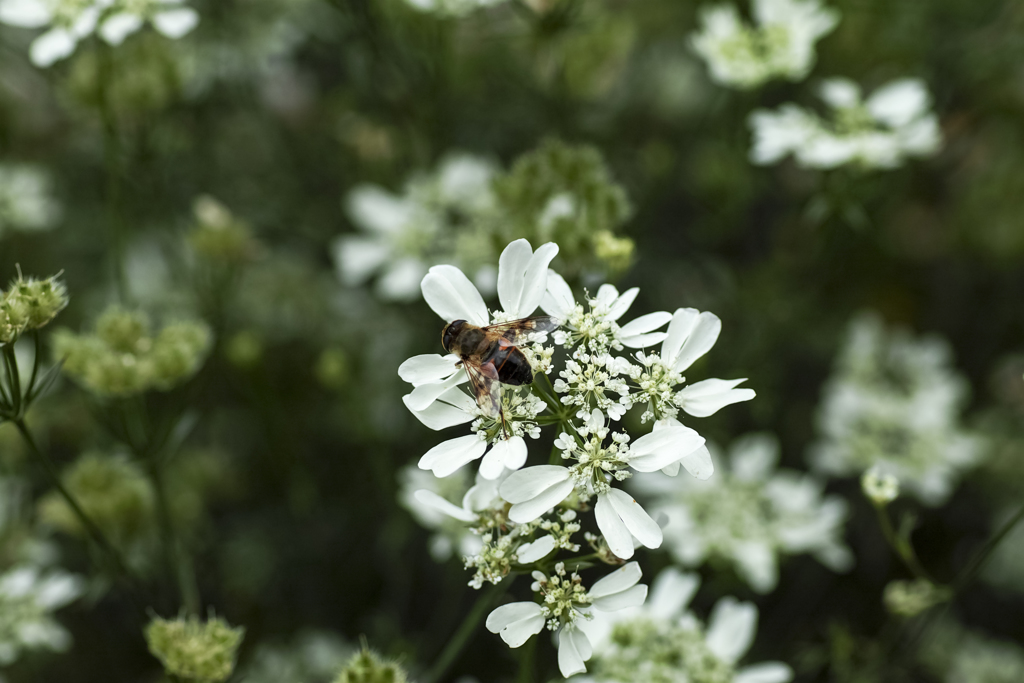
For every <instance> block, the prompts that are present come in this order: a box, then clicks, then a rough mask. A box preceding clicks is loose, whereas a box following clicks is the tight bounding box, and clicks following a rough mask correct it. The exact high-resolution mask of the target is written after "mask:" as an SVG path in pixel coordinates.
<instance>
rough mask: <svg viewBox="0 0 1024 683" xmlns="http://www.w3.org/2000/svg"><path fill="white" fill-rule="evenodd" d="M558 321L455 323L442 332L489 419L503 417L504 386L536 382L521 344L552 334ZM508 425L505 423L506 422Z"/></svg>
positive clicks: (541, 318) (548, 318) (542, 318)
mask: <svg viewBox="0 0 1024 683" xmlns="http://www.w3.org/2000/svg"><path fill="white" fill-rule="evenodd" d="M556 327H558V320H557V319H556V318H553V317H551V316H547V315H543V316H537V317H535V318H520V319H519V320H510V321H509V322H507V323H498V324H497V325H488V326H487V327H477V326H476V325H473V324H471V323H468V322H466V321H465V320H453V321H452V322H450V323H448V324H447V325H445V326H444V329H443V330H441V346H443V347H444V350H445V351H447V352H448V353H454V354H455V355H456V356H458V357H459V363H458V365H460V366H462V367H464V368H465V369H466V374H467V375H469V383H470V385H471V387H472V389H473V395H474V396H475V397H476V401H477V404H478V405H479V406H480V408H481V409H482V410H483V411H484V412H485V413H487V414H488V415H493V416H498V415H502V411H501V385H502V384H508V385H511V386H521V385H523V384H530V383H531V382H533V369H532V368H531V367H530V361H529V360H527V358H526V356H525V355H523V352H522V351H520V350H519V349H518V348H516V344H517V343H521V342H523V341H526V340H527V338H528V337H529V335H531V334H534V333H538V334H539V333H542V332H550V331H551V330H553V329H555V328H556ZM502 422H504V420H502Z"/></svg>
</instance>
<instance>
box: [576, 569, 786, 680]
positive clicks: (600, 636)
mask: <svg viewBox="0 0 1024 683" xmlns="http://www.w3.org/2000/svg"><path fill="white" fill-rule="evenodd" d="M699 583H700V578H699V577H698V576H697V575H696V574H683V573H681V572H679V571H678V570H676V569H674V568H669V569H666V570H664V571H663V572H661V574H659V575H658V578H657V579H655V581H654V585H653V586H652V588H651V593H650V596H649V597H648V599H647V601H646V602H645V603H644V604H643V606H632V607H629V608H626V609H622V610H619V611H617V612H612V613H610V614H608V615H607V617H606V618H605V619H603V620H600V621H598V620H594V621H591V622H586V623H584V624H582V625H581V628H582V629H583V630H585V632H586V633H587V635H588V638H589V640H590V642H591V643H592V644H593V647H594V652H595V653H596V654H595V656H594V660H593V662H592V668H593V674H592V675H590V676H585V677H580V678H576V679H573V680H574V681H578V682H579V683H635V682H636V681H644V682H645V683H648V682H649V683H677V682H678V681H686V683H787V681H790V680H792V678H793V671H792V670H791V669H790V668H789V667H788V666H786V665H785V664H783V663H782V662H764V663H761V664H753V665H748V666H740V664H739V662H740V660H741V659H742V658H743V656H744V654H746V652H747V650H748V649H750V646H751V644H753V642H754V635H755V633H756V631H757V608H756V607H755V606H754V605H753V604H752V603H749V602H739V601H737V600H735V599H734V598H731V597H725V598H722V599H721V600H719V601H718V603H717V604H716V605H715V606H714V608H713V609H712V610H711V616H710V618H709V619H708V623H707V625H706V626H705V625H704V624H703V623H702V622H701V621H700V620H699V619H698V618H697V617H696V616H695V615H693V614H692V613H690V612H689V611H688V610H687V609H686V607H687V605H688V604H689V602H690V599H691V598H692V597H693V595H694V593H696V592H697V587H698V585H699Z"/></svg>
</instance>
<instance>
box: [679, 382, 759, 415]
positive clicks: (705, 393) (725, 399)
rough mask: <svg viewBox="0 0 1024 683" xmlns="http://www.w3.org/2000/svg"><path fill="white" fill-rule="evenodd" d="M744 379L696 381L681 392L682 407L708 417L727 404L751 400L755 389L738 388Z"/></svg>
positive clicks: (691, 412) (692, 412)
mask: <svg viewBox="0 0 1024 683" xmlns="http://www.w3.org/2000/svg"><path fill="white" fill-rule="evenodd" d="M745 381H747V378H746V377H744V378H742V379H706V380H704V381H702V382H695V383H693V384H688V385H686V386H685V387H683V390H682V391H680V392H679V399H680V401H681V407H682V409H683V410H685V411H686V412H687V413H689V414H690V415H693V416H694V417H707V416H709V415H714V414H715V413H717V412H718V411H719V410H721V409H722V408H724V407H725V406H728V405H732V404H733V403H739V402H741V401H749V400H750V399H752V398H754V396H755V394H754V390H753V389H747V388H745V387H744V388H742V389H736V388H735V387H736V385H737V384H739V383H740V382H745Z"/></svg>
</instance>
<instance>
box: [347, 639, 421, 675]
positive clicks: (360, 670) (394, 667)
mask: <svg viewBox="0 0 1024 683" xmlns="http://www.w3.org/2000/svg"><path fill="white" fill-rule="evenodd" d="M408 680H409V679H408V677H407V676H406V673H405V670H403V669H402V667H400V666H399V665H398V664H396V663H395V662H387V661H384V660H383V659H382V658H381V657H380V655H378V654H377V653H375V652H373V651H372V650H370V649H369V648H367V647H366V646H365V645H364V646H363V649H362V651H361V652H360V653H359V654H357V655H355V656H354V657H352V659H350V660H349V661H348V664H346V665H345V668H344V669H342V670H341V673H339V674H338V677H337V678H336V679H334V683H406V681H408Z"/></svg>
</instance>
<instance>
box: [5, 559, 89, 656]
mask: <svg viewBox="0 0 1024 683" xmlns="http://www.w3.org/2000/svg"><path fill="white" fill-rule="evenodd" d="M83 589H84V585H83V581H82V579H81V578H79V577H77V576H73V575H71V574H67V573H65V572H62V571H58V570H54V571H50V572H47V573H45V574H43V573H41V571H40V570H39V569H38V568H36V567H28V566H25V567H16V568H14V569H11V570H10V571H8V572H7V573H5V574H3V575H0V666H7V665H9V664H11V663H13V662H14V661H15V660H17V658H18V655H19V654H20V653H21V651H22V650H30V649H37V648H48V649H51V650H57V651H61V650H66V649H67V648H68V647H69V646H70V644H71V636H70V635H69V634H68V632H67V631H65V630H64V628H63V627H62V626H61V625H60V624H58V623H57V621H56V620H55V619H54V618H53V615H52V613H53V612H54V611H55V610H57V609H59V608H61V607H63V606H64V605H66V604H68V603H70V602H72V601H73V600H75V599H77V598H78V596H80V595H81V594H82V591H83Z"/></svg>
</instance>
